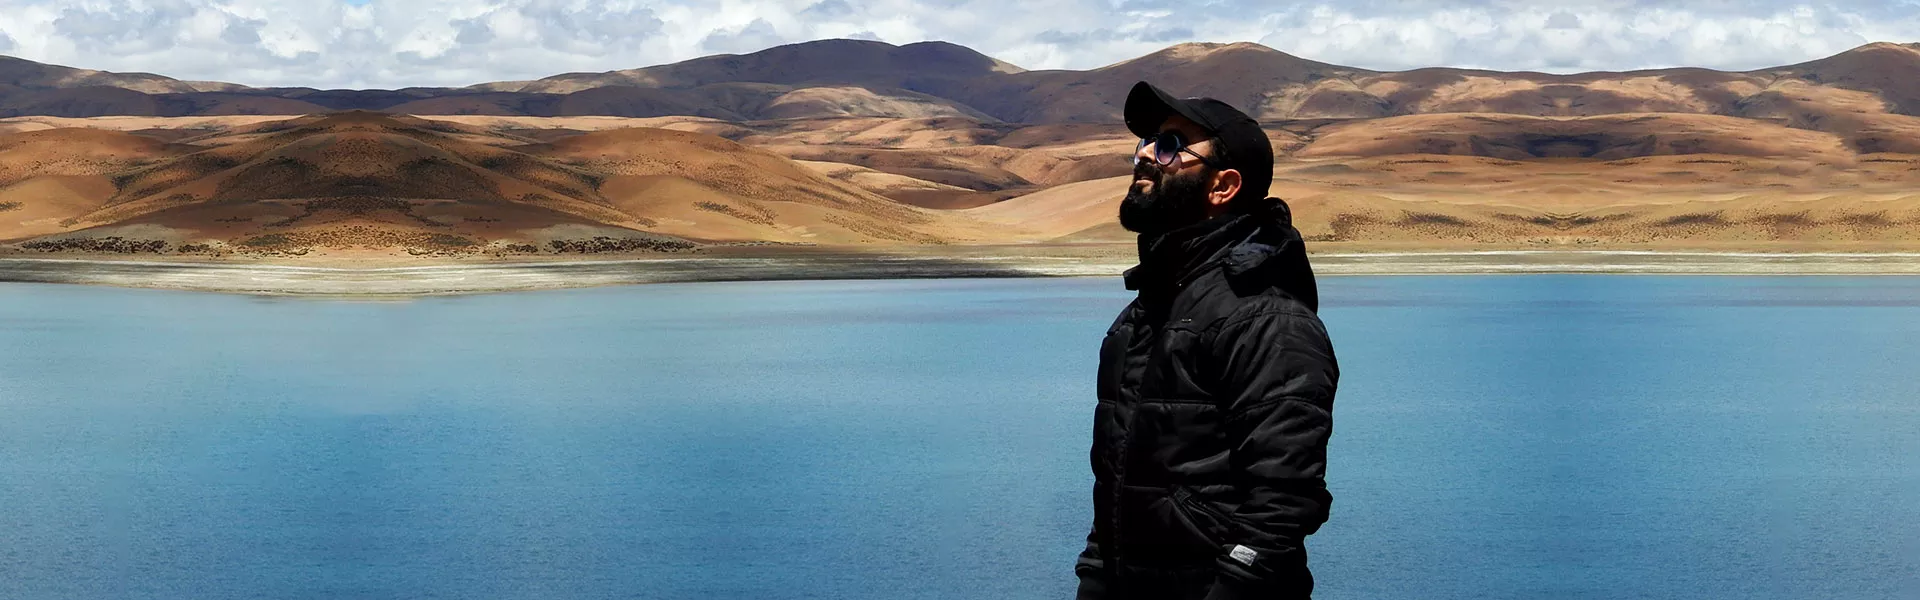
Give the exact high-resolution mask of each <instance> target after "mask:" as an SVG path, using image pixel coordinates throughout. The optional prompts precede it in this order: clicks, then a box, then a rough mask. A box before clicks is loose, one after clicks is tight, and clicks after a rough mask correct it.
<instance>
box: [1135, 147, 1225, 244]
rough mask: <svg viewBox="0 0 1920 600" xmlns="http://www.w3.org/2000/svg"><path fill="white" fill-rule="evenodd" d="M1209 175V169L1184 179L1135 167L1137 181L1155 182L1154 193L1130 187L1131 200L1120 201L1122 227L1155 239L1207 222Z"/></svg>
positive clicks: (1146, 166)
mask: <svg viewBox="0 0 1920 600" xmlns="http://www.w3.org/2000/svg"><path fill="white" fill-rule="evenodd" d="M1208 175H1209V174H1208V173H1207V172H1206V170H1205V169H1202V170H1200V171H1197V172H1194V173H1192V174H1190V175H1186V176H1182V175H1178V174H1169V173H1167V172H1166V171H1164V170H1162V169H1159V168H1156V167H1154V166H1152V165H1148V164H1140V165H1136V166H1134V168H1133V176H1134V180H1136V181H1138V180H1140V179H1149V180H1151V181H1152V182H1153V190H1152V191H1150V192H1141V191H1140V189H1139V188H1138V187H1128V188H1127V197H1126V198H1125V199H1122V200H1121V201H1120V226H1121V227H1125V228H1126V229H1127V231H1131V232H1134V233H1138V234H1141V235H1144V236H1152V235H1159V234H1162V233H1166V232H1169V231H1173V230H1175V229H1179V228H1181V227H1185V226H1188V225H1192V224H1194V223H1199V222H1201V221H1204V220H1206V218H1207V206H1208V205H1207V179H1208Z"/></svg>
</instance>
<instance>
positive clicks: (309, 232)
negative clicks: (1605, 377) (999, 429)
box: [0, 40, 1920, 264]
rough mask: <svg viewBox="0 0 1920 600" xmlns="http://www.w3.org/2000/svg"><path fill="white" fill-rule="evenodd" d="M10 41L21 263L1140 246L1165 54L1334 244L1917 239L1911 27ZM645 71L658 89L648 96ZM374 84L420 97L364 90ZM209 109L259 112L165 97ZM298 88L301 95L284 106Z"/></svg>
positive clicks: (1833, 247) (1114, 252)
mask: <svg viewBox="0 0 1920 600" xmlns="http://www.w3.org/2000/svg"><path fill="white" fill-rule="evenodd" d="M6 61H11V62H6ZM6 61H0V111H4V112H0V114H11V115H14V116H10V117H7V118H4V119H0V255H4V256H13V257H61V256H64V257H81V256H87V257H99V256H118V257H143V258H147V259H166V260H187V261H207V260H228V261H231V260H244V261H266V262H289V263H295V264H374V263H376V262H377V263H379V264H415V263H431V262H446V261H451V260H463V261H464V260H481V261H485V260H495V259H500V260H535V259H543V260H554V259H578V258H582V257H588V256H594V257H602V258H605V257H636V256H663V255H687V254H701V253H707V254H712V253H715V252H727V253H782V252H785V253H792V252H802V253H804V252H822V251H841V250H845V251H853V252H871V253H890V254H896V255H915V256H937V255H942V254H946V255H961V254H965V255H969V256H977V255H982V254H987V255H991V254H996V253H998V254H1009V255H1062V256H1096V255H1097V256H1103V257H1110V258H1111V259H1113V260H1124V259H1125V255H1126V244H1127V243H1129V242H1130V240H1131V236H1130V234H1128V233H1127V232H1125V231H1123V230H1121V229H1120V228H1119V227H1118V226H1117V225H1116V224H1115V223H1114V214H1115V212H1116V210H1117V208H1116V204H1117V202H1118V200H1119V198H1120V197H1121V195H1122V194H1123V192H1124V189H1125V187H1126V183H1127V175H1128V173H1129V167H1128V165H1127V163H1126V160H1127V157H1128V154H1129V152H1130V151H1131V149H1132V147H1133V143H1134V140H1132V139H1131V138H1130V137H1129V136H1128V135H1127V134H1126V132H1125V129H1124V127H1122V126H1121V125H1120V124H1119V123H1118V105H1117V103H1118V101H1119V99H1120V98H1121V97H1122V96H1123V95H1124V93H1125V90H1126V88H1127V86H1129V85H1130V84H1131V83H1132V82H1133V81H1136V80H1140V79H1146V80H1151V81H1155V82H1157V83H1160V84H1161V85H1163V86H1166V87H1168V88H1170V89H1173V90H1176V91H1179V92H1181V93H1189V94H1205V95H1214V96H1218V97H1221V98H1223V99H1227V100H1229V101H1233V102H1235V103H1237V104H1239V105H1241V106H1243V107H1246V108H1248V109H1249V111H1250V112H1253V113H1254V114H1255V115H1256V116H1258V117H1260V118H1261V119H1262V122H1263V125H1264V126H1265V127H1266V128H1267V130H1268V133H1269V137H1270V139H1271V141H1272V143H1273V147H1274V149H1275V154H1276V157H1277V160H1276V165H1275V169H1274V171H1275V181H1274V188H1273V193H1274V195H1276V196H1278V197H1281V198H1284V199H1286V200H1287V202H1288V203H1289V204H1290V205H1291V206H1292V207H1293V210H1294V215H1295V222H1296V224H1297V225H1298V226H1299V228H1300V229H1301V231H1302V233H1303V234H1304V235H1305V236H1306V237H1307V239H1308V240H1310V244H1311V245H1310V247H1311V248H1312V249H1314V250H1315V251H1316V252H1323V253H1324V252H1336V253H1338V252H1373V251H1384V250H1394V251H1398V250H1418V251H1460V250H1500V249H1507V250H1513V249H1648V250H1709V251H1727V250H1741V251H1747V250H1760V251H1784V252H1834V251H1839V252H1900V251H1910V250H1915V249H1920V191H1916V183H1920V117H1917V116H1915V114H1916V111H1917V110H1920V84H1915V83H1913V82H1915V81H1920V49H1916V47H1915V46H1914V45H1899V44H1872V45H1868V46H1864V47H1861V48H1858V49H1855V50H1853V51H1849V52H1847V53H1843V54H1841V55H1836V56H1834V57H1829V58H1827V59H1822V60H1819V61H1812V62H1809V63H1803V64H1800V65H1789V66H1783V67H1779V68H1776V69H1765V70H1759V71H1753V72H1744V73H1728V72H1719V71H1709V70H1703V69H1667V70H1660V71H1642V72H1631V73H1590V74H1580V75H1545V74H1538V73H1496V72H1485V71H1464V70H1458V69H1421V70H1416V71H1406V72H1387V73H1381V72H1371V71H1364V70H1359V69H1350V68H1345V67H1339V66H1336V65H1327V64H1323V63H1317V62H1313V61H1308V60H1303V59H1299V58H1296V57H1292V56H1289V55H1286V54H1284V53H1280V52H1277V51H1274V50H1271V49H1268V48H1264V47H1260V46H1257V45H1252V44H1183V45H1180V46H1175V47H1172V48H1168V49H1166V50H1163V51H1161V52H1157V53H1154V54H1152V55H1149V56H1145V57H1141V58H1139V59H1135V60H1131V61H1126V62H1122V63H1117V64H1115V65H1110V66H1107V67H1103V68H1100V69H1094V70H1090V71H1025V70H1022V69H1020V68H1018V67H1016V66H1013V65H1008V64H1006V63H1003V62H1000V61H995V60H992V59H990V58H987V57H984V56H980V55H978V54H977V53H973V52H971V51H970V50H966V49H964V48H960V47H958V46H952V45H950V44H948V45H942V44H912V45H908V46H898V47H896V46H890V45H887V44H880V43H875V42H854V41H848V40H830V41H822V42H812V43H807V44H796V45H792V46H783V47H780V48H775V49H770V50H767V51H763V52H761V53H755V54H751V55H740V56H734V55H725V56H719V57H709V58H707V59H698V60H695V61H688V62H686V63H677V64H675V65H664V66H660V67H649V68H646V69H637V70H633V71H619V72H611V73H603V74H568V75H561V76H555V77H552V78H548V79H543V80H539V81H534V82H503V83H498V84H483V85H476V86H473V87H470V88H462V89H459V90H419V89H416V90H409V91H406V92H404V93H403V92H383V91H378V90H374V91H340V90H334V91H321V90H306V91H300V90H286V89H280V90H261V89H254V88H246V87H245V86H237V85H232V84H213V83H206V82H177V81H173V80H170V79H166V78H164V77H159V76H150V75H144V74H142V75H127V76H121V75H116V74H105V73H99V72H85V71H77V70H67V71H61V70H60V69H61V68H58V67H52V66H47V65H37V63H26V61H18V60H17V59H6ZM55 92H58V94H56V93H55ZM88 93H99V94H103V95H102V96H100V97H99V98H95V99H94V100H90V101H88V102H81V103H79V104H74V105H73V106H80V105H85V106H89V107H93V108H94V109H98V110H94V111H93V112H95V113H103V114H86V113H85V111H81V112H75V111H71V110H68V111H67V113H71V114H61V111H62V110H65V109H61V108H59V106H61V105H59V104H58V103H57V102H53V103H51V104H50V103H49V102H52V101H50V100H47V99H48V98H54V97H58V98H68V99H72V98H83V97H85V95H86V94H88ZM596 93H597V94H600V95H599V96H592V95H591V94H596ZM61 94H64V95H61ZM129 94H133V95H138V96H140V97H144V98H147V99H148V100H149V101H151V104H150V105H149V104H141V103H140V102H135V101H134V100H133V96H129ZM207 94H226V96H218V97H214V96H207V97H201V96H202V95H207ZM583 94H585V96H583ZM636 94H637V95H640V96H645V97H647V98H651V99H652V100H649V102H652V104H648V105H647V106H648V109H647V110H628V109H630V108H632V105H631V104H621V103H622V102H628V100H631V98H627V96H631V95H636ZM396 95H398V96H406V97H408V98H411V99H406V100H405V101H399V100H401V98H399V97H398V96H396ZM368 98H382V99H383V100H381V102H388V101H393V103H392V104H389V105H386V106H382V107H377V108H379V109H378V110H361V109H357V108H356V107H355V106H350V104H351V102H349V100H351V101H353V102H361V101H366V100H367V99H368ZM596 98H597V99H596ZM622 98H626V99H622ZM355 99H358V100H355ZM243 100H244V101H245V103H244V104H245V106H241V104H243V103H242V101H243ZM268 100H271V102H269V101H268ZM296 100H297V101H298V102H300V103H301V104H297V105H296V104H289V103H291V102H294V101H296ZM122 101H124V102H123V103H131V104H126V105H125V106H121V105H119V104H115V102H122ZM281 101H286V103H282V102H281ZM593 102H598V104H593ZM222 103H224V104H222ZM362 104H365V102H362ZM374 104H379V102H375V103H374ZM202 105H204V106H208V107H218V106H226V107H228V108H236V107H238V108H245V109H246V110H245V111H241V112H254V113H263V114H227V115H223V114H218V113H219V111H217V110H211V109H208V110H201V111H198V112H192V113H191V114H188V113H182V114H171V113H169V112H168V111H164V110H145V109H144V108H141V107H150V106H157V107H163V108H164V107H175V108H178V107H182V106H202ZM276 106H277V107H281V108H284V109H285V110H287V111H288V112H293V113H298V114H285V115H276V114H264V113H272V112H275V111H277V110H281V108H275V107H276ZM489 106H491V107H493V108H487V107H489ZM289 107H290V108H289ZM502 107H505V108H502ZM513 107H519V108H521V109H526V108H528V107H533V108H541V107H545V108H541V110H518V109H516V110H507V109H508V108H513ZM569 107H570V108H569ZM623 107H624V108H623ZM561 108H566V110H561ZM343 109H344V110H343ZM655 109H658V110H655ZM143 110H144V111H145V112H142V111H143ZM303 111H310V112H312V113H313V114H306V113H305V112H303ZM174 112H176V113H178V112H180V111H174ZM436 112H448V113H465V114H430V113H436ZM405 113H420V114H405ZM968 248H970V249H971V250H962V249H968ZM369 261H371V262H369Z"/></svg>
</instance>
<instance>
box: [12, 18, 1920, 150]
mask: <svg viewBox="0 0 1920 600" xmlns="http://www.w3.org/2000/svg"><path fill="white" fill-rule="evenodd" d="M1140 80H1147V81H1153V82H1156V83H1157V84H1160V85H1161V86H1162V87H1164V88H1166V89H1169V90H1173V91H1175V92H1176V93H1180V94H1191V95H1206V96H1213V97H1216V98H1220V99H1222V100H1226V101H1227V102H1229V103H1232V104H1234V105H1236V106H1240V107H1242V108H1243V109H1245V110H1247V111H1248V112H1249V113H1250V114H1252V115H1254V116H1255V117H1257V118H1260V119H1262V120H1263V121H1287V120H1304V119H1354V118H1379V117H1391V116H1404V115H1418V114H1437V113H1458V112H1474V113H1501V114H1511V115H1521V116H1535V117H1585V116H1600V115H1620V114H1638V113H1692V114H1708V115H1727V116H1736V117H1746V118H1760V119H1772V120H1781V121H1788V122H1793V123H1795V124H1796V126H1799V127H1803V128H1814V129H1820V130H1832V131H1839V130H1844V129H1860V128H1862V127H1870V125H1869V124H1864V123H1862V122H1861V121H1860V120H1859V119H1858V118H1854V117H1848V118H1846V119H1842V120H1843V121H1844V122H1842V123H1835V124H1833V125H1832V127H1834V128H1837V129H1830V128H1829V127H1828V126H1827V125H1823V124H1822V121H1823V120H1826V119H1830V118H1832V117H1835V116H1844V115H1878V114H1893V115H1906V116H1920V44H1904V45H1903V44H1890V43H1875V44H1868V45H1866V46H1862V47H1860V48H1856V49H1853V50H1849V51H1847V52H1843V53H1840V54H1838V55H1835V56H1831V57H1827V58H1824V59H1820V60H1815V61H1810V62H1806V63H1801V64H1796V65H1785V66H1781V67H1775V68H1769V69H1757V70H1753V71H1746V72H1726V71H1715V70H1710V69H1696V68H1676V69H1658V70H1643V71H1629V72H1620V73H1611V72H1596V73H1579V74H1572V75H1552V74H1545V73H1530V72H1520V73H1504V72H1496V71H1483V70H1471V69H1453V68H1428V69H1415V70H1411V71H1395V72H1381V71H1371V70H1366V69H1357V68H1351V67H1343V66H1339V65H1333V64H1327V63H1322V62H1316V61H1313V60H1308V59H1304V58H1300V57H1296V56H1292V55H1289V54H1286V53H1284V52H1280V51H1278V50H1274V49H1272V48H1267V47H1265V46H1261V45H1258V44H1251V43H1235V44H1213V43H1189V44H1179V45H1175V46H1172V47H1169V48H1166V49H1163V50H1161V51H1158V52H1155V53H1152V54H1149V55H1146V56H1142V57H1139V58H1135V59H1132V60H1127V61H1123V62H1119V63H1115V64H1112V65H1107V66H1104V67H1100V68H1096V69H1090V70H1084V71H1074V70H1040V71H1028V70H1023V69H1021V68H1019V67H1017V66H1014V65H1011V64H1008V63H1006V62H1004V61H1000V60H996V59H994V58H992V57H989V56H986V55H983V54H980V53H978V52H975V51H973V50H971V49H968V48H965V47H962V46H958V45H954V44H949V43H944V42H921V43H914V44H906V45H902V46H895V45H892V44H887V43H884V42H876V41H866V40H844V39H841V40H820V41H814V42H805V43H799V44H790V45H785V46H777V47H774V48H769V49H766V50H762V51H759V52H754V53H749V54H738V55H735V54H725V55H716V56H707V57H701V58H696V59H692V60H687V61H682V62H678V63H673V64H667V65H658V66H651V67H644V68H637V69H627V70H618V71H608V72H604V73H567V74H561V75H554V76H551V77H546V78H542V79H538V80H533V81H512V82H493V83H483V84H476V85H472V86H467V87H464V88H408V89H404V90H315V89H310V88H247V87H244V86H237V85H233V84H218V83H198V82H182V81H176V80H173V79H168V78H165V77H161V76H158V75H149V74H139V73H135V74H117V73H104V72H99V71H84V70H79V69H72V68H68V67H58V66H53V65H41V64H38V63H32V62H29V61H24V60H20V59H15V58H4V57H0V117H5V116H17V115H49V116H68V117H91V116H103V115H148V116H187V115H221V114H288V115H297V114H309V113H313V112H325V111H332V110H378V111H388V112H395V113H403V114H422V115H441V114H446V115H501V116H514V115H517V116H543V117H564V116H590V115H604V116H622V117H659V116H673V115H686V116H701V117H710V118H715V119H722V120H729V121H756V120H769V119H792V118H824V117H893V118H925V117H942V116H964V117H967V118H971V119H975V120H979V121H983V122H992V121H1004V122H1010V123H1036V124H1043V123H1114V122H1117V121H1118V120H1119V118H1120V109H1121V104H1122V103H1123V101H1124V100H1125V94H1126V91H1127V89H1128V88H1129V86H1131V85H1132V83H1133V82H1135V81H1140Z"/></svg>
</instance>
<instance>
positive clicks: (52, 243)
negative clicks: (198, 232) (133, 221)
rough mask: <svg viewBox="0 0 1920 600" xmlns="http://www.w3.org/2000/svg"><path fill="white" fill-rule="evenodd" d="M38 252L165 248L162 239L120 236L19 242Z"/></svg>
mask: <svg viewBox="0 0 1920 600" xmlns="http://www.w3.org/2000/svg"><path fill="white" fill-rule="evenodd" d="M20 247H21V248H24V249H27V250H38V251H40V252H97V253H103V254H105V253H111V254H143V253H144V254H159V253H161V252H165V251H166V250H167V242H166V241H164V240H135V239H127V238H123V237H120V236H117V235H116V236H107V237H98V238H96V237H70V238H62V239H57V240H33V241H30V242H25V243H22V244H20Z"/></svg>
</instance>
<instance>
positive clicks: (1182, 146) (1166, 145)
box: [1127, 131, 1221, 169]
mask: <svg viewBox="0 0 1920 600" xmlns="http://www.w3.org/2000/svg"><path fill="white" fill-rule="evenodd" d="M1147 144H1153V162H1156V163H1159V164H1160V166H1162V167H1165V166H1168V165H1172V164H1173V160H1174V159H1175V158H1179V156H1180V153H1181V152H1185V153H1187V154H1190V155H1192V156H1193V157H1194V158H1196V159H1199V160H1200V164H1203V165H1206V166H1209V167H1213V168H1215V169H1219V168H1221V167H1220V165H1218V164H1215V163H1214V162H1213V159H1211V158H1207V157H1205V156H1201V155H1200V153H1199V152H1194V151H1193V148H1191V147H1189V146H1187V136H1184V135H1180V132H1178V131H1162V132H1160V135H1156V136H1153V137H1150V138H1144V139H1141V140H1140V144H1139V145H1137V146H1134V147H1133V155H1134V157H1138V156H1139V155H1140V149H1141V148H1145V147H1147ZM1135 160H1136V158H1131V157H1130V158H1128V159H1127V162H1134V161H1135Z"/></svg>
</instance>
